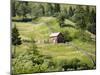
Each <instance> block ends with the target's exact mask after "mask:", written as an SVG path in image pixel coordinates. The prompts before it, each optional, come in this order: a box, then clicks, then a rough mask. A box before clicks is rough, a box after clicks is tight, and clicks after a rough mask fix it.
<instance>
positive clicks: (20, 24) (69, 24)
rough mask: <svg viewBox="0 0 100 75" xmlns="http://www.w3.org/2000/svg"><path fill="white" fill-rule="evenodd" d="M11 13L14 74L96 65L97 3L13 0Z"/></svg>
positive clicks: (86, 67) (84, 67)
mask: <svg viewBox="0 0 100 75" xmlns="http://www.w3.org/2000/svg"><path fill="white" fill-rule="evenodd" d="M11 16H12V33H11V35H12V38H11V39H12V74H25V73H27V74H28V73H39V72H55V71H70V70H72V71H73V70H87V69H95V67H96V56H95V43H96V39H95V37H96V6H89V5H75V4H57V3H41V2H28V1H17V0H12V1H11ZM53 32H61V33H62V34H63V35H64V40H65V42H64V43H60V44H59V43H58V44H51V43H50V42H49V35H50V34H51V33H53ZM41 41H43V42H41ZM91 48H92V49H91ZM79 56H80V57H79Z"/></svg>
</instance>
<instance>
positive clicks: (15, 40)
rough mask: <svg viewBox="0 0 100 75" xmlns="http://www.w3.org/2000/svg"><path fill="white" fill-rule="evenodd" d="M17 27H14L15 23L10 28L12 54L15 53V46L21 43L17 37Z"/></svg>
mask: <svg viewBox="0 0 100 75" xmlns="http://www.w3.org/2000/svg"><path fill="white" fill-rule="evenodd" d="M19 36H20V35H19V32H18V29H17V28H16V25H14V27H13V28H12V39H11V40H12V45H13V46H14V56H15V54H16V46H18V45H21V44H22V42H21V38H20V37H19Z"/></svg>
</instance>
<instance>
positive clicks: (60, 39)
mask: <svg viewBox="0 0 100 75" xmlns="http://www.w3.org/2000/svg"><path fill="white" fill-rule="evenodd" d="M49 41H50V42H51V43H64V42H65V40H64V36H63V35H62V34H61V33H60V32H56V33H51V34H50V39H49Z"/></svg>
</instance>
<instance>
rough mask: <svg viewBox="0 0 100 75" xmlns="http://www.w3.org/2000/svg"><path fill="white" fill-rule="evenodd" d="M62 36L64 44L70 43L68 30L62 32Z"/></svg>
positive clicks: (70, 38)
mask: <svg viewBox="0 0 100 75" xmlns="http://www.w3.org/2000/svg"><path fill="white" fill-rule="evenodd" d="M62 34H63V36H64V40H65V41H66V42H70V41H72V37H71V35H70V33H69V31H68V30H62Z"/></svg>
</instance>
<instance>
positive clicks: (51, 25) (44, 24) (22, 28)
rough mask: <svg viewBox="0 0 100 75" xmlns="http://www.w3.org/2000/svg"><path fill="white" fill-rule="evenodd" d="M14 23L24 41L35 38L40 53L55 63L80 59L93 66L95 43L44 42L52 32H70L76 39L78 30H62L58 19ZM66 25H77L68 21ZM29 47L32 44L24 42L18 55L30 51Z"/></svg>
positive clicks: (19, 48) (47, 18) (48, 18)
mask: <svg viewBox="0 0 100 75" xmlns="http://www.w3.org/2000/svg"><path fill="white" fill-rule="evenodd" d="M13 23H14V24H16V26H17V28H18V30H19V33H20V37H21V38H22V40H26V41H31V38H32V37H34V39H35V41H36V43H37V47H38V50H39V51H40V53H41V54H42V55H47V56H51V57H53V61H55V62H61V61H62V60H71V59H73V58H78V59H80V60H81V62H82V63H87V64H88V65H89V66H93V62H92V60H91V58H92V59H93V60H95V43H93V44H91V43H89V42H83V41H81V40H78V39H75V40H73V41H71V42H70V43H72V44H73V45H71V44H70V43H69V44H68V43H65V44H63V43H62V44H51V43H44V42H43V41H45V40H46V41H47V40H48V39H49V35H50V34H51V33H52V32H61V31H62V30H68V32H69V33H70V35H71V36H72V37H74V35H75V32H77V29H75V28H74V27H63V28H60V26H59V24H58V21H57V19H56V18H54V17H40V18H37V19H35V20H33V21H32V22H27V23H24V22H13ZM65 23H66V25H67V24H68V25H72V26H75V23H73V22H72V21H70V20H67V19H66V20H65ZM66 35H67V34H66ZM38 42H39V43H38ZM29 46H30V42H23V44H22V45H20V46H18V47H17V48H16V51H17V53H16V54H17V55H18V54H20V53H22V52H23V51H26V50H28V48H29ZM80 49H81V50H80Z"/></svg>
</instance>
